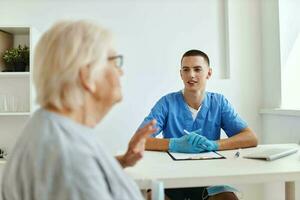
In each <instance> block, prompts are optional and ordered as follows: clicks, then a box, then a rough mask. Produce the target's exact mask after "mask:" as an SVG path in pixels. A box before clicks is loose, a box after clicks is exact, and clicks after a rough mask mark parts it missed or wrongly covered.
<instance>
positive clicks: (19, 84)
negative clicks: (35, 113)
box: [0, 26, 33, 120]
mask: <svg viewBox="0 0 300 200" xmlns="http://www.w3.org/2000/svg"><path fill="white" fill-rule="evenodd" d="M0 33H1V34H2V35H4V37H5V35H7V38H8V40H12V44H10V46H11V47H14V48H16V47H18V46H19V45H22V46H23V45H27V46H28V47H29V49H30V62H29V63H30V66H29V72H0V117H1V118H3V117H5V116H9V117H11V116H16V117H17V116H30V113H31V108H32V105H31V102H32V97H31V94H32V91H31V89H32V87H31V85H32V84H31V72H32V70H31V69H32V66H31V65H32V50H33V49H32V29H31V27H19V26H9V27H7V26H6V27H3V26H0ZM4 37H2V38H1V37H0V50H2V52H0V53H1V55H0V56H1V57H0V59H2V53H3V51H4V48H3V46H2V47H1V45H7V43H10V42H7V41H5V39H6V38H4ZM1 39H2V41H1ZM0 64H2V66H0V69H3V68H4V66H3V62H0ZM1 71H2V70H1ZM1 118H0V120H1Z"/></svg>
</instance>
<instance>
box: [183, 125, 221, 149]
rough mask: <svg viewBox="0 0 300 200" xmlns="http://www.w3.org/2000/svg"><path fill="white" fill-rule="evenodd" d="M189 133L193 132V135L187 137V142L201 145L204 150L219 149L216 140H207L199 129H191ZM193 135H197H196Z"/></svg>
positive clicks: (197, 145)
mask: <svg viewBox="0 0 300 200" xmlns="http://www.w3.org/2000/svg"><path fill="white" fill-rule="evenodd" d="M191 134H193V136H192V137H190V138H189V142H190V143H191V144H192V145H193V146H196V147H201V148H203V149H205V150H206V151H217V150H218V149H219V145H218V143H217V142H216V141H213V140H209V139H207V138H206V137H205V136H203V135H201V129H199V130H196V131H193V132H191V133H190V135H191ZM195 135H197V137H196V136H195Z"/></svg>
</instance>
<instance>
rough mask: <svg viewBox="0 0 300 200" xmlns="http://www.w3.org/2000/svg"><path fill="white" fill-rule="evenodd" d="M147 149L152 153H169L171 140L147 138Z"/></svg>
mask: <svg viewBox="0 0 300 200" xmlns="http://www.w3.org/2000/svg"><path fill="white" fill-rule="evenodd" d="M145 149H146V150H152V151H168V149H169V139H161V138H147V141H146V148H145Z"/></svg>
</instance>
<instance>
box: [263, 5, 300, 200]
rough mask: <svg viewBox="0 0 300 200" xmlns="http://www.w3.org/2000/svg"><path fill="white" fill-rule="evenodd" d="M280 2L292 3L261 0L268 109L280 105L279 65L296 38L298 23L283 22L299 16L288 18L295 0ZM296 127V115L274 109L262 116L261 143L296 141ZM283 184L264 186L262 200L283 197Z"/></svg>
mask: <svg viewBox="0 0 300 200" xmlns="http://www.w3.org/2000/svg"><path fill="white" fill-rule="evenodd" d="M280 2H281V5H282V4H283V3H287V4H289V3H293V5H294V7H293V8H292V9H291V6H287V5H285V6H284V7H281V8H280V4H279V3H278V0H270V1H262V21H263V26H262V38H263V40H262V46H263V48H262V55H263V59H262V83H263V84H262V86H263V91H262V92H263V95H262V96H263V108H271V109H272V108H273V109H274V108H280V107H281V103H282V102H281V100H282V99H281V96H282V91H281V89H282V87H281V82H282V77H281V75H282V74H281V72H282V67H283V66H282V64H283V63H285V61H286V59H287V57H288V52H289V50H290V48H291V47H292V43H293V42H294V41H295V39H296V38H295V37H296V35H295V30H298V29H297V28H299V24H290V23H289V24H288V23H286V21H287V20H288V21H294V22H295V21H299V18H291V16H292V13H293V14H295V13H296V12H298V10H297V9H298V7H297V6H296V5H297V2H298V3H299V1H297V0H295V1H294V0H291V1H285V0H284V1H281V0H280ZM289 13H290V14H289ZM279 25H280V26H279ZM283 29H284V30H285V32H284V31H283ZM298 87H299V86H298ZM295 92H297V91H295ZM299 130H300V116H290V113H286V114H279V113H276V111H275V112H274V111H271V112H269V114H268V113H264V114H263V115H262V142H263V143H298V142H299V140H300V131H299ZM299 185H300V183H299V182H297V183H296V188H297V194H296V195H297V196H296V199H300V190H299V188H300V187H299ZM283 186H284V185H283V184H282V183H272V184H268V185H265V195H264V199H272V200H281V199H284V196H283V195H284V190H283V189H284V188H283Z"/></svg>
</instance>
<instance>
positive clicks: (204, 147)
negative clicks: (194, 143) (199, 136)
mask: <svg viewBox="0 0 300 200" xmlns="http://www.w3.org/2000/svg"><path fill="white" fill-rule="evenodd" d="M183 132H185V133H186V134H187V135H189V134H190V132H188V131H187V130H185V129H183ZM200 146H201V147H202V148H203V149H204V150H207V146H206V145H204V144H201V145H200Z"/></svg>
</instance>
